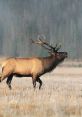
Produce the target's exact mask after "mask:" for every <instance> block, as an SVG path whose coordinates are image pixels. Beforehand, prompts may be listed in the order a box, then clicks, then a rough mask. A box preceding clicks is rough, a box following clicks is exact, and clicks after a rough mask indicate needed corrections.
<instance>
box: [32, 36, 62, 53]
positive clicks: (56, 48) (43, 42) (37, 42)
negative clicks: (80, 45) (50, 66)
mask: <svg viewBox="0 0 82 117" xmlns="http://www.w3.org/2000/svg"><path fill="white" fill-rule="evenodd" d="M31 41H32V43H35V44H39V45H41V46H42V47H44V48H45V49H47V50H49V52H57V51H58V50H59V49H60V48H61V46H59V47H58V45H57V44H56V46H55V47H53V46H52V45H50V44H49V43H47V42H46V41H45V40H42V39H41V38H40V37H39V38H38V39H37V40H36V41H34V40H32V39H31Z"/></svg>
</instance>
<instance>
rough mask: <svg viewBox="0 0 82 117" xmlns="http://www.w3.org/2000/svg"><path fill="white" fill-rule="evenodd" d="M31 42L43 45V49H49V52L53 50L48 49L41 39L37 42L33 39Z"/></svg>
mask: <svg viewBox="0 0 82 117" xmlns="http://www.w3.org/2000/svg"><path fill="white" fill-rule="evenodd" d="M31 41H32V43H35V44H39V45H41V46H42V47H44V48H45V49H47V50H49V51H50V50H51V49H49V48H48V47H46V46H45V45H44V41H42V40H41V39H40V38H39V39H37V40H36V41H34V40H32V39H31Z"/></svg>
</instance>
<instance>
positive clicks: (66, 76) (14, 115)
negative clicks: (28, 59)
mask: <svg viewBox="0 0 82 117" xmlns="http://www.w3.org/2000/svg"><path fill="white" fill-rule="evenodd" d="M41 79H42V81H43V86H42V89H41V90H39V89H38V84H37V87H36V90H34V89H33V86H32V81H31V78H15V77H14V78H13V81H12V90H9V88H8V87H7V85H6V83H5V80H4V81H3V82H2V83H1V84H0V117H82V67H57V68H56V69H55V70H54V71H53V72H51V73H49V74H45V75H44V76H42V77H41Z"/></svg>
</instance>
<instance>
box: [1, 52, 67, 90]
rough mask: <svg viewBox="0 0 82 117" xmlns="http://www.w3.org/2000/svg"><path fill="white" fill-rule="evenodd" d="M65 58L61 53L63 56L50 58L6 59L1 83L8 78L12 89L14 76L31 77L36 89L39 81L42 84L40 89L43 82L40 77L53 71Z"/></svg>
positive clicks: (56, 55) (3, 62)
mask: <svg viewBox="0 0 82 117" xmlns="http://www.w3.org/2000/svg"><path fill="white" fill-rule="evenodd" d="M64 58H65V55H64V56H62V53H61V56H58V54H54V55H51V56H48V57H34V58H8V59H5V60H4V61H2V62H1V63H0V64H1V66H2V75H1V81H2V80H4V79H5V78H7V84H8V86H9V87H10V88H11V85H10V84H11V80H12V77H13V76H14V75H15V76H19V77H23V76H31V77H32V80H33V85H34V87H35V85H36V83H35V82H36V81H37V82H39V83H40V86H39V88H40V87H41V85H42V81H41V80H40V78H39V77H40V76H41V75H43V74H44V73H46V72H50V71H52V70H53V69H54V68H55V67H56V66H57V64H59V63H60V62H61V61H63V60H64Z"/></svg>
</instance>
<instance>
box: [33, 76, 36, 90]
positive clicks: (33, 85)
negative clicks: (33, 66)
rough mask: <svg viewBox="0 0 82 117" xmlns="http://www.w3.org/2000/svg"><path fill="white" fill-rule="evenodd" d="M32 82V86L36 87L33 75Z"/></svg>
mask: <svg viewBox="0 0 82 117" xmlns="http://www.w3.org/2000/svg"><path fill="white" fill-rule="evenodd" d="M32 83H33V87H34V89H35V88H36V77H35V76H33V77H32Z"/></svg>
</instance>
